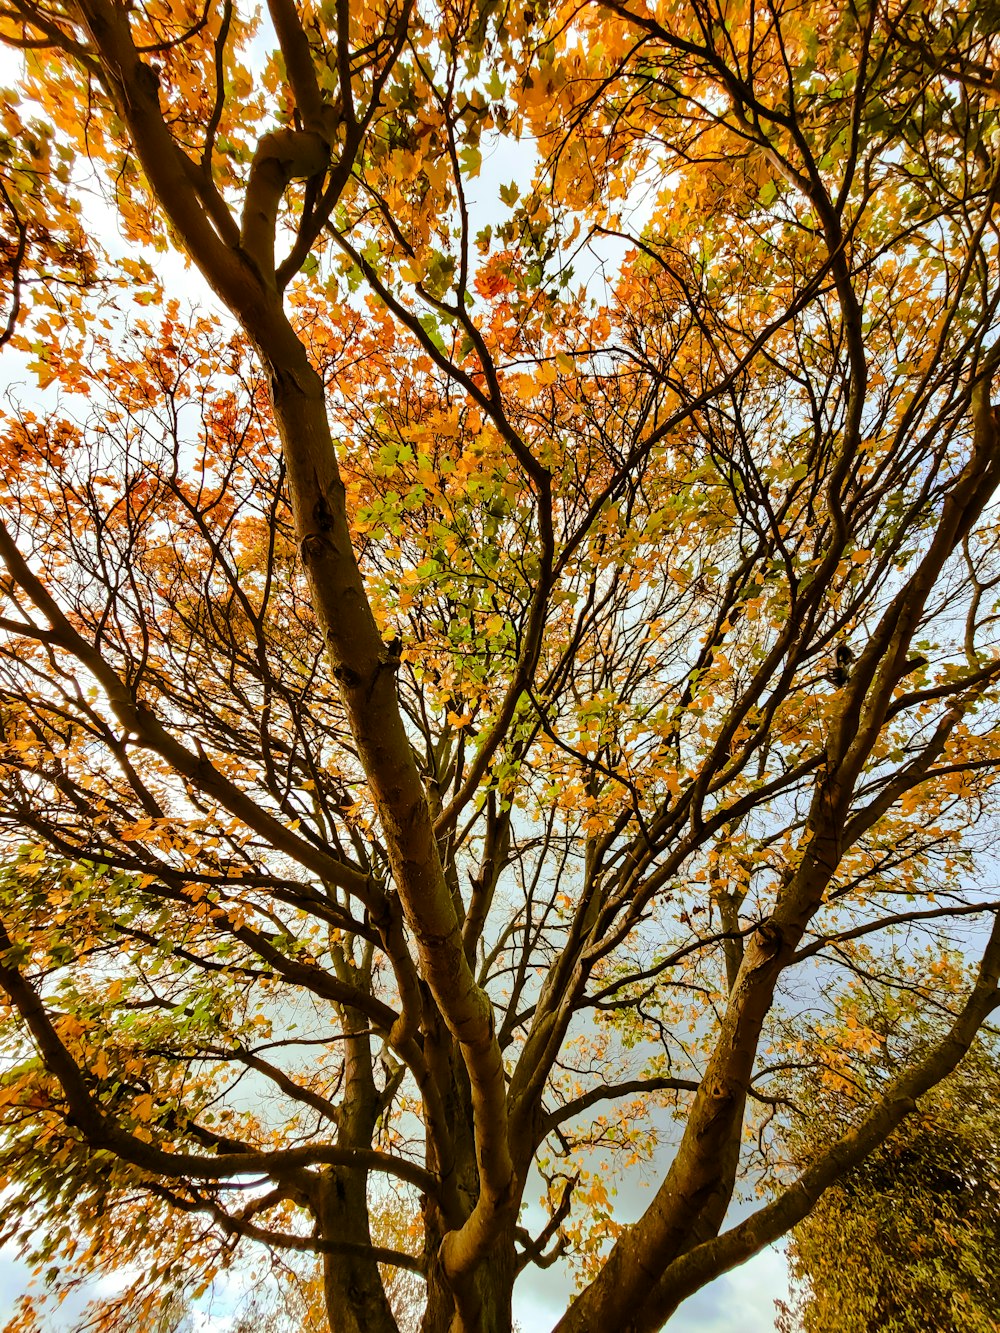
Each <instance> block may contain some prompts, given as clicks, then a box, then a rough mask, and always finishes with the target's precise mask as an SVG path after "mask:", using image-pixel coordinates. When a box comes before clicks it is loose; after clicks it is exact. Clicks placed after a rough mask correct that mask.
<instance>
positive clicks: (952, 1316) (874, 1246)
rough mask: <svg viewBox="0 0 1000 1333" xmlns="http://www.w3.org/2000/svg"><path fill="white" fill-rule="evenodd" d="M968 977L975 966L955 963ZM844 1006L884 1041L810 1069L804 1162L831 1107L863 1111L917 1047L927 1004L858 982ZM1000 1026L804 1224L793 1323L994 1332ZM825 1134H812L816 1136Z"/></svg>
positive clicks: (833, 1118)
mask: <svg viewBox="0 0 1000 1333" xmlns="http://www.w3.org/2000/svg"><path fill="white" fill-rule="evenodd" d="M949 971H950V974H951V979H952V980H953V981H955V982H958V981H960V980H961V979H962V968H961V967H960V966H953V967H952V968H951V969H949ZM838 1008H839V1017H840V1018H841V1019H842V1020H844V1021H845V1022H850V1023H851V1024H852V1025H853V1026H852V1030H853V1031H855V1032H864V1033H865V1034H866V1036H867V1038H868V1039H869V1040H870V1042H871V1047H870V1053H869V1054H868V1056H867V1057H866V1058H863V1059H862V1060H861V1061H855V1062H854V1067H853V1069H852V1071H851V1075H850V1077H849V1078H846V1077H845V1075H844V1073H843V1072H838V1071H837V1070H836V1069H832V1068H830V1067H829V1066H823V1065H817V1066H816V1067H815V1068H814V1069H813V1070H812V1071H810V1073H809V1074H808V1075H806V1076H805V1077H803V1076H801V1075H800V1076H799V1078H798V1082H799V1084H800V1085H801V1084H802V1083H804V1084H805V1086H804V1087H801V1086H800V1087H799V1089H798V1093H799V1096H798V1099H797V1100H798V1107H799V1111H800V1114H801V1116H802V1119H800V1120H799V1121H798V1122H797V1123H798V1124H799V1126H800V1127H801V1128H800V1132H799V1134H797V1135H795V1136H794V1137H793V1140H792V1147H793V1149H794V1155H795V1157H796V1158H797V1159H798V1160H799V1162H800V1164H801V1163H802V1162H803V1160H805V1159H807V1158H809V1157H811V1156H815V1155H816V1153H817V1152H818V1151H819V1150H820V1145H819V1144H818V1142H817V1135H816V1130H817V1126H818V1124H819V1123H820V1121H821V1119H825V1120H826V1123H827V1124H831V1123H832V1124H834V1125H841V1126H843V1125H844V1124H845V1123H849V1122H851V1121H852V1120H856V1119H857V1118H858V1116H859V1114H862V1113H863V1111H864V1109H865V1106H866V1103H867V1102H869V1101H870V1099H871V1098H872V1096H877V1095H878V1089H879V1087H880V1086H881V1085H882V1084H884V1082H885V1081H886V1079H887V1078H891V1077H892V1075H893V1073H894V1072H895V1070H896V1069H897V1068H898V1066H899V1063H900V1061H901V1060H904V1059H909V1058H912V1055H913V1046H914V1041H915V1039H916V1040H921V1041H922V1044H926V1043H927V1041H928V1039H929V1037H930V1036H931V1035H932V1033H930V1032H928V1031H927V1030H926V1028H927V1024H926V1020H925V1023H924V1028H925V1030H924V1031H923V1032H920V1031H919V1030H918V1031H917V1032H914V1030H913V1024H912V1019H913V1017H914V1013H913V1010H914V1005H913V1001H912V999H911V998H910V995H909V994H907V993H906V992H902V993H901V994H899V995H898V996H896V997H895V999H894V1001H890V1002H889V1004H885V1003H884V1002H879V1000H878V999H877V998H876V997H875V996H873V995H872V994H871V993H870V991H869V990H868V989H867V988H864V989H863V988H862V987H861V986H859V985H856V986H855V987H854V988H852V989H851V990H850V991H848V992H847V994H846V995H845V996H844V997H843V1000H842V1003H841V1005H840V1006H839V1007H838ZM998 1077H1000V1063H998V1060H997V1050H996V1032H995V1029H994V1030H993V1031H992V1032H991V1033H990V1035H989V1038H988V1039H987V1040H984V1041H983V1042H981V1043H977V1045H976V1047H975V1048H974V1050H973V1051H972V1052H970V1054H969V1055H968V1056H967V1057H966V1059H965V1060H964V1061H963V1062H962V1064H961V1065H960V1066H959V1067H958V1069H957V1070H956V1071H955V1072H954V1073H953V1074H952V1075H951V1076H950V1077H948V1078H947V1079H945V1080H944V1081H943V1082H942V1083H940V1084H938V1086H937V1087H936V1088H934V1089H933V1090H932V1091H931V1093H929V1094H928V1096H927V1097H925V1098H924V1099H922V1100H921V1102H920V1105H919V1107H918V1109H917V1111H916V1112H915V1113H914V1114H913V1115H911V1116H910V1117H909V1118H908V1119H907V1120H905V1121H904V1122H903V1124H902V1125H900V1126H899V1128H898V1129H897V1130H895V1132H894V1133H893V1134H892V1135H891V1136H890V1137H889V1138H888V1139H887V1140H886V1142H885V1143H884V1144H882V1146H881V1147H880V1148H878V1149H877V1150H876V1151H875V1152H874V1153H872V1155H871V1156H870V1157H868V1158H867V1159H866V1160H865V1161H863V1162H862V1163H860V1164H859V1165H858V1166H856V1167H855V1168H854V1169H853V1170H852V1171H850V1172H849V1173H848V1174H847V1175H846V1176H845V1177H844V1178H843V1179H842V1180H840V1181H839V1182H838V1183H837V1184H836V1185H834V1186H833V1187H832V1188H831V1189H829V1190H828V1191H827V1192H826V1193H825V1194H824V1195H823V1197H822V1199H821V1200H820V1201H819V1203H818V1204H817V1206H816V1208H815V1209H814V1210H813V1212H812V1213H811V1214H810V1215H809V1216H808V1217H807V1218H806V1219H805V1220H804V1221H803V1222H801V1223H800V1224H799V1225H798V1226H797V1227H796V1228H795V1230H794V1232H793V1234H792V1241H791V1245H790V1251H789V1253H790V1260H791V1269H792V1275H793V1279H794V1282H793V1291H794V1294H795V1296H796V1299H795V1300H794V1301H793V1303H792V1308H791V1309H787V1310H786V1311H785V1312H784V1314H783V1323H782V1326H783V1327H787V1328H801V1329H803V1330H807V1331H809V1330H816V1333H819V1331H820V1330H822V1333H841V1331H842V1333H863V1331H867V1330H869V1329H871V1330H886V1331H887V1333H888V1331H889V1330H892V1333H922V1331H923V1330H924V1329H928V1328H933V1329H939V1330H941V1333H948V1331H949V1330H955V1333H958V1330H960V1329H961V1330H970V1331H971V1330H976V1331H977V1333H993V1331H994V1330H995V1329H996V1327H997V1320H996V1311H997V1308H998V1304H1000V1271H998V1267H997V1259H996V1256H997V1250H998V1244H1000V1209H998V1202H997V1201H998V1199H1000V1160H998V1156H997V1143H998V1141H1000V1135H998V1133H997V1129H998V1126H997V1106H998V1104H1000V1098H998V1092H1000V1088H998ZM810 1138H811V1142H810Z"/></svg>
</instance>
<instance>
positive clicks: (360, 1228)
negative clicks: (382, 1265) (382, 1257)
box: [319, 1167, 398, 1333]
mask: <svg viewBox="0 0 1000 1333" xmlns="http://www.w3.org/2000/svg"><path fill="white" fill-rule="evenodd" d="M366 1190H367V1180H366V1176H365V1173H364V1172H363V1171H350V1170H344V1169H341V1168H338V1167H334V1168H332V1169H331V1170H329V1171H326V1172H324V1174H323V1178H322V1182H321V1185H320V1197H319V1220H320V1234H321V1236H322V1237H323V1239H324V1240H335V1241H345V1240H346V1241H351V1242H353V1243H356V1244H359V1245H370V1244H371V1235H370V1232H369V1227H368V1200H367V1198H366V1197H365V1195H366ZM323 1294H324V1297H325V1300H326V1314H327V1319H328V1320H329V1323H330V1333H398V1330H397V1326H396V1320H395V1318H394V1317H393V1313H392V1310H391V1309H390V1307H389V1302H388V1300H387V1299H386V1295H385V1288H384V1287H383V1285H382V1278H381V1276H380V1274H379V1271H378V1264H377V1263H375V1261H374V1259H373V1258H372V1257H371V1256H370V1255H364V1254H358V1255H354V1254H350V1255H344V1254H327V1255H324V1256H323Z"/></svg>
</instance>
